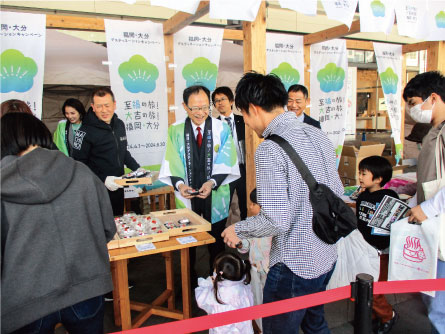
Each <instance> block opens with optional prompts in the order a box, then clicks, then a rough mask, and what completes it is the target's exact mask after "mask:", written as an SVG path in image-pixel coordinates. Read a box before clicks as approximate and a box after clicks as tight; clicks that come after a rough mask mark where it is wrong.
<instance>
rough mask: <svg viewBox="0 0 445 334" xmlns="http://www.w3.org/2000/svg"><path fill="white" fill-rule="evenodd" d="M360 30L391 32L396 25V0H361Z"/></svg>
mask: <svg viewBox="0 0 445 334" xmlns="http://www.w3.org/2000/svg"><path fill="white" fill-rule="evenodd" d="M359 9H360V31H361V32H384V33H385V34H389V33H390V32H391V30H392V26H393V25H394V18H395V11H394V0H359Z"/></svg>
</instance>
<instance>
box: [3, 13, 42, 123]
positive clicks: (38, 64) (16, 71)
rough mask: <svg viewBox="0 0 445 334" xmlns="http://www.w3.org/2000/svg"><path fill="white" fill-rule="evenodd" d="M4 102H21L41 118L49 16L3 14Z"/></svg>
mask: <svg viewBox="0 0 445 334" xmlns="http://www.w3.org/2000/svg"><path fill="white" fill-rule="evenodd" d="M0 17H1V30H0V38H1V43H0V44H1V46H0V50H1V56H0V67H1V69H2V70H1V71H0V78H1V84H0V91H1V102H4V101H7V100H10V99H18V100H22V101H24V102H26V104H27V105H28V106H29V108H30V109H31V111H32V113H33V114H34V115H35V116H36V117H38V118H39V119H41V118H42V95H43V74H44V65H45V38H46V15H44V14H25V13H15V12H4V11H2V12H0Z"/></svg>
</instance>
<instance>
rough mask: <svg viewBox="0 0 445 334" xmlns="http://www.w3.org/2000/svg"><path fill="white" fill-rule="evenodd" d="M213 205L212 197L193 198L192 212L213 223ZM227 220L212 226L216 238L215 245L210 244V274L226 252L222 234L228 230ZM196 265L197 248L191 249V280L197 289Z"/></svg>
mask: <svg viewBox="0 0 445 334" xmlns="http://www.w3.org/2000/svg"><path fill="white" fill-rule="evenodd" d="M211 205H212V199H211V197H210V196H209V197H207V198H206V199H200V198H193V199H192V210H193V211H194V212H195V213H197V214H198V215H202V216H203V217H204V219H206V220H208V221H209V222H210V221H211V216H210V214H211V210H210V208H211ZM226 222H227V218H225V219H223V220H220V221H219V222H216V223H214V224H212V230H211V231H210V232H209V233H210V235H212V236H213V237H214V238H215V243H213V244H209V245H208V246H207V247H208V250H209V273H210V274H212V273H213V262H214V261H215V258H216V256H217V255H218V254H219V253H221V252H223V251H224V250H225V244H224V239H223V238H222V237H221V233H222V232H223V231H224V229H225V228H226ZM195 263H196V247H191V248H190V278H191V282H192V287H196V286H197V284H198V275H197V273H196V269H195Z"/></svg>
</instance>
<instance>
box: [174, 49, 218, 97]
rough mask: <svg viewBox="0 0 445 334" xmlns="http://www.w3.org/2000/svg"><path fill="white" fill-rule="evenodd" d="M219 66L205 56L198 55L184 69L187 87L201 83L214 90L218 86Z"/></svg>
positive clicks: (183, 75)
mask: <svg viewBox="0 0 445 334" xmlns="http://www.w3.org/2000/svg"><path fill="white" fill-rule="evenodd" d="M217 76H218V66H216V65H215V64H213V63H211V62H210V60H208V59H207V58H205V57H198V58H195V59H194V60H193V62H192V63H190V64H188V65H185V66H184V68H183V69H182V77H183V78H184V79H185V82H186V83H185V84H186V86H187V87H190V86H193V85H201V86H204V87H206V88H207V89H208V90H210V91H213V90H215V88H216V78H217Z"/></svg>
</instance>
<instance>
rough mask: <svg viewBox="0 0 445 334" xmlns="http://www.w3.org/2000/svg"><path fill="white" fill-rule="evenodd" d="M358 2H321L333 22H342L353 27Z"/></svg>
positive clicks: (342, 0) (347, 0) (352, 0)
mask: <svg viewBox="0 0 445 334" xmlns="http://www.w3.org/2000/svg"><path fill="white" fill-rule="evenodd" d="M357 1H358V0H335V1H334V0H321V3H322V4H323V8H324V10H325V12H326V15H327V16H328V18H330V19H331V20H336V21H340V22H341V23H343V24H345V25H347V26H348V28H350V27H351V23H352V20H353V19H354V14H355V9H356V8H357Z"/></svg>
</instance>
